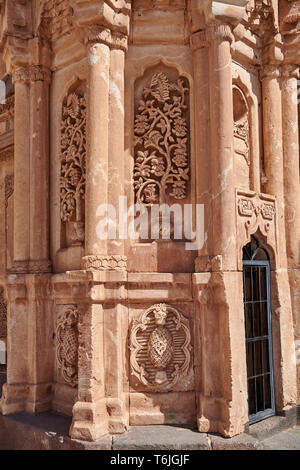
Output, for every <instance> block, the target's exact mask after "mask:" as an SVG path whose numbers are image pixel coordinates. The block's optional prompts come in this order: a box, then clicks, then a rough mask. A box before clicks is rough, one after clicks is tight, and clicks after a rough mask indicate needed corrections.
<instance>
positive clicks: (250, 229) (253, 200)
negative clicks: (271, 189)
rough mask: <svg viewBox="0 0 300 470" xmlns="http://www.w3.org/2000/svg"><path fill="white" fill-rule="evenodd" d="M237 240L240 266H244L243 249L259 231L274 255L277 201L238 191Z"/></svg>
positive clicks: (260, 195)
mask: <svg viewBox="0 0 300 470" xmlns="http://www.w3.org/2000/svg"><path fill="white" fill-rule="evenodd" d="M236 207H237V209H236V210H237V240H238V246H239V251H238V253H239V266H240V267H241V265H242V248H243V246H244V245H245V244H246V243H247V242H248V241H249V240H250V236H251V235H253V234H255V233H256V232H257V230H258V229H259V230H260V232H261V233H262V235H263V236H265V238H266V241H267V243H268V245H270V246H271V247H272V248H273V250H274V253H276V252H277V246H276V241H277V238H276V200H275V198H274V197H273V196H269V195H267V194H257V193H255V192H253V191H247V192H243V191H237V193H236Z"/></svg>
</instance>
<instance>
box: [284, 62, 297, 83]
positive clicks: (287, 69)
mask: <svg viewBox="0 0 300 470" xmlns="http://www.w3.org/2000/svg"><path fill="white" fill-rule="evenodd" d="M282 78H285V79H286V78H296V79H299V65H294V64H284V65H283V66H282Z"/></svg>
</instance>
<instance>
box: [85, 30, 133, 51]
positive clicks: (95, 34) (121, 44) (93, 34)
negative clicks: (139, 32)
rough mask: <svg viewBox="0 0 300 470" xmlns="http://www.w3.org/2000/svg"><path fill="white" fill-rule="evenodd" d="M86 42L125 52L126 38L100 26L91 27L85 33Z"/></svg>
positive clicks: (119, 33)
mask: <svg viewBox="0 0 300 470" xmlns="http://www.w3.org/2000/svg"><path fill="white" fill-rule="evenodd" d="M87 39H88V42H89V43H91V44H93V43H102V44H106V45H107V46H108V47H110V48H111V49H121V50H123V51H126V50H127V43H128V38H127V36H126V35H125V34H123V33H121V32H118V31H111V30H110V29H109V28H105V27H104V26H101V25H91V26H89V28H88V33H87Z"/></svg>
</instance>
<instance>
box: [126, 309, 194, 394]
mask: <svg viewBox="0 0 300 470" xmlns="http://www.w3.org/2000/svg"><path fill="white" fill-rule="evenodd" d="M191 349H192V347H191V334H190V329H189V321H188V319H186V318H185V317H184V316H183V314H182V313H181V312H179V311H178V310H176V309H175V308H173V307H171V306H170V305H167V304H156V305H153V306H152V307H150V308H149V309H148V310H146V311H145V312H143V313H142V315H141V316H140V318H139V319H138V320H135V321H134V322H133V326H132V330H131V346H130V350H131V356H130V364H131V374H132V375H133V376H135V377H137V378H138V379H139V381H140V383H141V384H142V385H144V386H145V387H146V388H147V389H150V390H153V391H161V390H170V389H172V388H173V387H174V386H175V385H176V384H177V383H178V382H179V381H180V380H181V379H182V378H184V377H186V376H187V374H188V371H189V367H190V363H191Z"/></svg>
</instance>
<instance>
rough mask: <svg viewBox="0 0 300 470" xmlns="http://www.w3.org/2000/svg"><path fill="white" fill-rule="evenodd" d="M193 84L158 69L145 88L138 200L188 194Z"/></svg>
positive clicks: (139, 111) (139, 124) (138, 131)
mask: <svg viewBox="0 0 300 470" xmlns="http://www.w3.org/2000/svg"><path fill="white" fill-rule="evenodd" d="M188 100H189V85H188V81H187V79H185V78H183V77H179V78H178V79H177V80H174V79H171V78H169V77H168V76H167V74H166V73H164V72H156V73H154V74H153V75H152V77H151V78H150V79H149V81H148V84H147V85H146V86H145V87H144V88H143V90H142V92H141V95H140V99H139V102H138V105H137V108H136V113H135V124H134V135H135V166H134V175H133V179H134V190H135V199H136V202H137V203H142V204H145V205H151V204H155V203H164V202H167V201H168V199H169V198H171V199H173V201H174V199H175V200H176V199H177V200H179V199H184V198H186V197H187V191H188V186H187V185H188V181H189V179H190V162H189V138H190V133H189V121H188Z"/></svg>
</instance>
